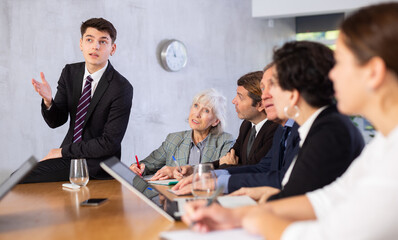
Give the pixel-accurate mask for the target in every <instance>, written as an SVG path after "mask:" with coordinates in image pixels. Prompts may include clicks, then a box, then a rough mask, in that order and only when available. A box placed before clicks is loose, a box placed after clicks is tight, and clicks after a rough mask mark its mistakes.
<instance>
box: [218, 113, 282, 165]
mask: <svg viewBox="0 0 398 240" xmlns="http://www.w3.org/2000/svg"><path fill="white" fill-rule="evenodd" d="M277 127H278V124H277V123H274V122H272V121H270V120H267V121H266V122H265V123H264V125H263V126H262V127H261V129H260V131H259V132H258V134H257V136H256V138H255V139H254V142H253V146H252V148H251V150H250V153H249V158H247V143H248V141H249V136H250V130H251V128H252V123H251V122H249V121H247V120H244V121H243V122H242V124H241V125H240V129H239V136H238V138H237V139H236V142H235V144H234V146H233V147H232V148H233V149H234V150H235V155H236V156H238V157H239V162H238V165H252V164H256V163H258V162H259V161H260V159H261V158H262V157H264V156H265V155H266V154H267V152H268V151H269V149H270V148H271V146H272V139H273V137H274V133H275V131H276V128H277ZM213 164H214V165H215V168H226V167H233V165H226V164H223V165H221V166H219V162H218V161H216V162H213Z"/></svg>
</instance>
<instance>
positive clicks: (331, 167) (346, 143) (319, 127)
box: [269, 105, 364, 200]
mask: <svg viewBox="0 0 398 240" xmlns="http://www.w3.org/2000/svg"><path fill="white" fill-rule="evenodd" d="M363 147H364V140H363V137H362V135H361V133H360V132H359V130H358V128H357V127H355V126H354V124H353V123H352V122H351V120H350V119H349V118H348V117H347V116H344V115H342V114H340V113H339V112H338V111H337V109H336V106H335V105H333V106H329V107H328V108H326V109H325V110H323V111H322V112H321V113H320V114H319V115H318V117H317V118H316V119H315V121H314V122H313V124H312V126H311V128H310V130H309V132H308V135H307V137H306V139H305V141H304V143H303V146H302V147H301V149H300V151H299V153H298V156H297V160H296V163H295V165H294V167H293V169H292V173H291V175H290V178H289V181H288V182H287V184H286V185H285V186H284V188H283V189H282V191H281V192H280V193H279V194H276V195H274V196H271V197H270V199H269V200H274V199H279V198H285V197H289V196H295V195H300V194H304V193H306V192H309V191H313V190H315V189H318V188H322V187H324V186H325V185H328V184H329V183H331V182H333V181H335V180H336V178H338V177H339V176H341V175H342V174H343V173H344V172H345V170H346V169H347V168H348V166H349V165H350V164H351V162H352V161H353V160H354V159H355V158H356V157H357V156H358V155H359V154H360V153H361V151H362V149H363Z"/></svg>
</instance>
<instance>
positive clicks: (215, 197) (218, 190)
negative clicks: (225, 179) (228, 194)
mask: <svg viewBox="0 0 398 240" xmlns="http://www.w3.org/2000/svg"><path fill="white" fill-rule="evenodd" d="M223 192H224V186H220V187H219V188H218V189H217V190H216V191H215V192H214V193H213V195H212V196H211V197H210V198H209V199H207V203H206V205H205V206H204V207H209V206H210V205H211V204H213V202H214V201H215V200H216V199H217V197H218V196H220V195H221V194H222V193H223ZM196 223H197V221H193V222H191V224H190V225H189V228H192V227H193V226H194V225H195V224H196Z"/></svg>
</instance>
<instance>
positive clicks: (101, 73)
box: [83, 62, 108, 83]
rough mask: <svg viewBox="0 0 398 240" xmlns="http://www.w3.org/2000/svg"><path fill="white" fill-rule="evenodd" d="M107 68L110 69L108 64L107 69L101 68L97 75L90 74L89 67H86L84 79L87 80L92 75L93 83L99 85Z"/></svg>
mask: <svg viewBox="0 0 398 240" xmlns="http://www.w3.org/2000/svg"><path fill="white" fill-rule="evenodd" d="M107 67H108V62H106V65H105V67H103V68H101V69H100V70H98V71H96V72H95V73H92V74H90V73H89V72H88V69H87V65H85V67H84V78H83V79H86V78H87V76H88V75H90V76H91V78H92V79H93V82H94V83H98V82H99V80H100V79H101V77H102V75H104V72H105V70H106V68H107Z"/></svg>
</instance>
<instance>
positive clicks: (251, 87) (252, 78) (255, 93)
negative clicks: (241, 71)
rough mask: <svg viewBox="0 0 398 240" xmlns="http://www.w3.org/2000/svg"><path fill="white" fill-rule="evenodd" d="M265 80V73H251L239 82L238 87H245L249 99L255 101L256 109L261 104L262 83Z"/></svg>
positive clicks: (253, 104) (253, 102)
mask: <svg viewBox="0 0 398 240" xmlns="http://www.w3.org/2000/svg"><path fill="white" fill-rule="evenodd" d="M262 78H263V72H262V71H257V72H251V73H247V74H245V75H243V76H242V77H240V78H239V80H238V82H237V83H238V86H242V87H244V88H245V89H246V90H247V91H248V92H249V97H250V98H251V99H252V100H253V101H252V106H253V107H256V106H257V104H258V103H259V102H261V88H260V82H261V79H262Z"/></svg>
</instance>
